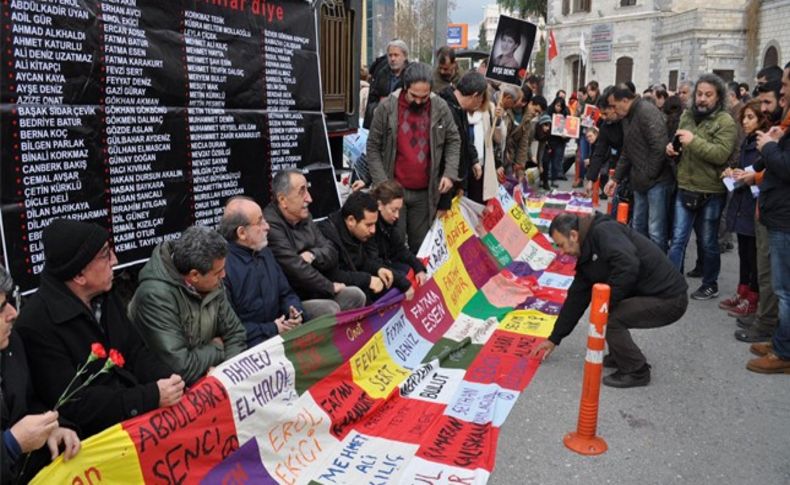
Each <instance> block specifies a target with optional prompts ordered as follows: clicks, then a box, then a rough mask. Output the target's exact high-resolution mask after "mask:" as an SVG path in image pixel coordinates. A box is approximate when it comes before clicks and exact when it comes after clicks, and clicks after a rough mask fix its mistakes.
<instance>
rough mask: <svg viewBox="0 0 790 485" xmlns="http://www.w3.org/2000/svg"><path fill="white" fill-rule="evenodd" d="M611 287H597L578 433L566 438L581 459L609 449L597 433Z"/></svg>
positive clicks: (572, 433)
mask: <svg viewBox="0 0 790 485" xmlns="http://www.w3.org/2000/svg"><path fill="white" fill-rule="evenodd" d="M610 293H611V289H610V288H609V285H606V284H603V283H596V284H595V285H594V286H593V292H592V307H591V308H590V329H589V332H588V333H587V356H586V358H585V359H584V378H583V383H582V398H581V404H580V405H579V421H578V424H577V425H576V431H575V432H571V433H568V434H567V435H565V438H564V439H563V442H564V443H565V446H566V447H568V449H570V450H571V451H575V452H576V453H579V454H581V455H600V454H601V453H603V452H605V451H606V450H607V449H608V446H607V445H606V441H604V439H603V438H601V437H600V436H596V435H595V432H596V430H597V428H598V399H599V397H600V395H601V371H602V370H603V353H604V348H605V347H606V340H605V338H604V337H605V335H606V321H607V320H608V317H609V295H610Z"/></svg>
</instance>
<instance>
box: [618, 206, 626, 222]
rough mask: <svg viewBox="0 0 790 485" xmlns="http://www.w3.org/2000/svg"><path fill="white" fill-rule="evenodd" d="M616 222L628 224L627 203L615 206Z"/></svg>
mask: <svg viewBox="0 0 790 485" xmlns="http://www.w3.org/2000/svg"><path fill="white" fill-rule="evenodd" d="M617 222H619V223H621V224H628V202H620V203H619V204H617Z"/></svg>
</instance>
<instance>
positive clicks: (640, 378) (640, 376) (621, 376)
mask: <svg viewBox="0 0 790 485" xmlns="http://www.w3.org/2000/svg"><path fill="white" fill-rule="evenodd" d="M603 384H604V385H605V386H609V387H619V388H621V389H625V388H628V387H641V386H646V385H648V384H650V366H649V365H648V364H645V365H644V366H643V367H642V368H641V369H639V370H637V371H635V372H628V373H625V372H620V371H619V370H616V371H614V372H613V373H612V374H609V375H608V376H606V377H604V378H603Z"/></svg>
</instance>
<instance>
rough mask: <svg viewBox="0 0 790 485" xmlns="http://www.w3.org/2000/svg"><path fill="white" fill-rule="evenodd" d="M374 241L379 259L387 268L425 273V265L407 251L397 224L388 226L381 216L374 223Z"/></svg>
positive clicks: (400, 229)
mask: <svg viewBox="0 0 790 485" xmlns="http://www.w3.org/2000/svg"><path fill="white" fill-rule="evenodd" d="M375 241H376V247H377V249H378V255H379V258H381V260H382V261H383V262H384V264H385V265H387V267H390V268H396V269H397V268H401V267H403V266H407V267H408V268H411V269H413V270H414V273H415V274H416V273H420V272H424V271H425V265H423V264H422V263H421V262H420V260H419V259H417V256H415V255H414V253H412V252H411V251H409V247H408V246H407V245H406V234H405V233H404V231H403V229H402V228H401V227H399V226H398V225H397V224H388V223H387V221H385V220H384V218H383V217H381V214H379V220H378V221H376V236H375Z"/></svg>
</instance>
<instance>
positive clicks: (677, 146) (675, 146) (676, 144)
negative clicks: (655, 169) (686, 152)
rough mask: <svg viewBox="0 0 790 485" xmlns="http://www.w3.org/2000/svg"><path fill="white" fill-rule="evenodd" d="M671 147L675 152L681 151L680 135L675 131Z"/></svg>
mask: <svg viewBox="0 0 790 485" xmlns="http://www.w3.org/2000/svg"><path fill="white" fill-rule="evenodd" d="M672 149H673V150H675V151H676V152H677V153H680V152H682V151H683V144H682V143H680V135H678V134H677V133H675V136H673V137H672Z"/></svg>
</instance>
